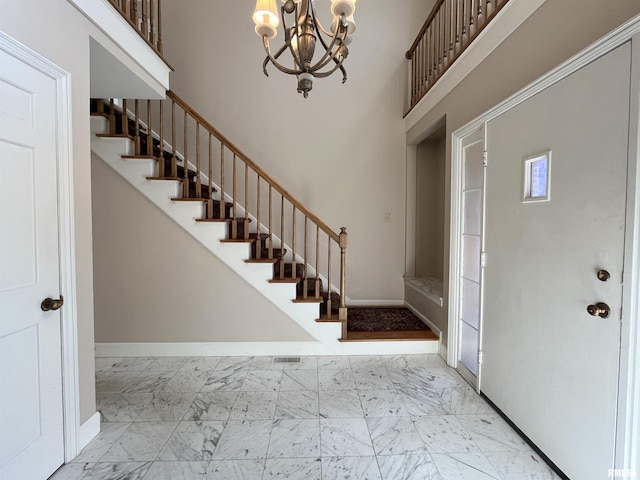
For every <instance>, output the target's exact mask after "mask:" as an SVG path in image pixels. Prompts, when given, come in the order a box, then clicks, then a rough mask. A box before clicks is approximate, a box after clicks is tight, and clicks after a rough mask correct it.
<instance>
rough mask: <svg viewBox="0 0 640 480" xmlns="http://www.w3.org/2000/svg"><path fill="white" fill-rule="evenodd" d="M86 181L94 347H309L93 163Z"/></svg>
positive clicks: (296, 330)
mask: <svg viewBox="0 0 640 480" xmlns="http://www.w3.org/2000/svg"><path fill="white" fill-rule="evenodd" d="M92 176H93V185H94V188H93V192H92V193H93V219H94V220H93V233H94V236H93V239H94V240H93V245H94V252H95V254H94V258H95V261H94V282H95V290H96V295H95V296H96V300H95V302H96V308H95V310H96V311H95V318H96V342H98V343H103V342H269V341H279V342H284V341H306V342H309V341H315V339H313V338H312V337H310V336H309V334H307V333H306V332H305V331H304V330H302V328H300V327H299V326H298V325H297V324H295V323H294V322H293V321H292V320H291V319H290V318H288V317H287V316H286V315H285V314H283V313H282V312H281V311H280V310H279V309H277V308H276V307H275V306H274V305H273V304H272V303H271V302H269V301H267V300H266V299H265V298H264V297H263V296H262V295H261V294H259V293H258V292H257V291H256V290H254V289H253V288H251V287H250V286H248V285H247V283H246V282H245V281H244V280H243V279H242V278H240V277H239V276H238V275H237V274H235V273H234V272H233V271H231V270H230V269H229V268H228V267H227V266H226V265H225V264H224V263H222V262H221V261H220V260H218V259H217V258H216V257H215V256H214V255H212V254H211V252H209V251H208V250H206V249H205V248H204V247H203V246H202V245H201V244H200V243H198V242H197V241H196V240H195V239H194V238H193V237H191V236H190V235H189V234H188V233H187V232H185V231H184V230H183V229H182V228H181V227H180V226H178V225H177V224H176V223H175V222H173V221H172V220H171V219H170V218H169V217H167V216H166V215H165V214H164V213H163V212H162V211H161V210H160V209H159V208H158V207H156V206H155V205H153V204H152V203H151V202H150V201H148V200H147V199H146V198H145V197H143V196H142V194H140V193H139V192H138V191H137V190H135V189H134V187H132V186H131V185H130V184H129V183H127V182H126V180H124V179H123V178H122V177H120V176H119V175H118V174H117V173H116V172H115V171H113V170H112V169H111V168H110V167H108V166H107V165H106V164H105V163H104V162H103V161H102V160H101V159H99V158H97V157H95V156H94V157H93V159H92ZM248 248H249V247H247V252H248ZM265 281H266V279H265ZM293 295H294V290H293V287H292V298H293Z"/></svg>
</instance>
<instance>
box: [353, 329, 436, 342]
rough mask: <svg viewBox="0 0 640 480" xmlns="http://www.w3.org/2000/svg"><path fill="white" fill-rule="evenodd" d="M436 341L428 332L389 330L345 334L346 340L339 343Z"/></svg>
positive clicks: (434, 336)
mask: <svg viewBox="0 0 640 480" xmlns="http://www.w3.org/2000/svg"><path fill="white" fill-rule="evenodd" d="M425 340H428V341H429V340H430V341H437V340H438V337H437V335H435V334H434V333H433V332H432V331H430V330H389V331H384V332H375V331H374V332H347V338H341V339H340V341H341V342H379V341H425Z"/></svg>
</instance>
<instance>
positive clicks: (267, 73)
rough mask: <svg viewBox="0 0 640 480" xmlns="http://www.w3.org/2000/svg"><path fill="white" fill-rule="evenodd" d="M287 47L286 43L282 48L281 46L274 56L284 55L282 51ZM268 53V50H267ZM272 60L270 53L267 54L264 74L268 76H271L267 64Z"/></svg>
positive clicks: (263, 66) (263, 63) (263, 65)
mask: <svg viewBox="0 0 640 480" xmlns="http://www.w3.org/2000/svg"><path fill="white" fill-rule="evenodd" d="M285 49H286V45H284V46H283V47H282V48H280V50H278V52H277V53H276V54H275V56H274V57H273V58H278V57H279V56H280V55H282V52H284V51H285ZM267 53H268V51H267ZM270 61H271V59H270V58H269V55H267V57H266V58H265V59H264V62H262V71H263V72H264V74H265V75H266V76H267V77H268V76H269V72H267V64H268V63H269V62H270Z"/></svg>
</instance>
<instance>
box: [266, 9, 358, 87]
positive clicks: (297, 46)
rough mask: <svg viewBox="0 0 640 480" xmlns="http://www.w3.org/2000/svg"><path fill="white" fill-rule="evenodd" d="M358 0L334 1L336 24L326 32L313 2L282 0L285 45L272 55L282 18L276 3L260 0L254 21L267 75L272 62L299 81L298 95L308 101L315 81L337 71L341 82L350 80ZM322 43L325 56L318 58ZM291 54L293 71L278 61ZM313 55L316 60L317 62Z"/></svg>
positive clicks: (322, 54) (334, 20)
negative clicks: (271, 44) (346, 65)
mask: <svg viewBox="0 0 640 480" xmlns="http://www.w3.org/2000/svg"><path fill="white" fill-rule="evenodd" d="M356 1H357V0H331V13H332V14H333V21H332V22H331V26H330V28H329V30H326V29H325V28H324V27H323V26H322V25H321V24H320V22H319V21H318V18H317V16H316V8H315V5H314V3H315V2H314V0H282V2H283V3H284V5H282V7H281V9H280V10H281V15H282V27H283V30H284V44H283V45H282V46H281V47H280V49H279V50H278V51H277V52H275V54H272V53H271V49H270V47H269V40H271V39H272V38H274V37H275V36H276V35H277V33H278V30H277V28H278V25H280V17H279V16H278V12H277V10H276V0H257V2H256V10H255V12H254V14H253V22H254V23H255V24H256V28H255V29H256V33H257V34H258V36H259V37H260V38H262V43H263V45H264V49H265V51H266V52H267V57H266V58H265V59H264V62H263V64H262V70H263V71H264V74H265V75H266V76H269V73H268V72H267V65H268V64H269V62H271V63H272V64H273V66H274V67H276V68H277V69H278V70H280V71H281V72H283V73H286V74H289V75H295V76H296V77H297V78H298V92H299V93H302V94H303V95H304V98H307V96H308V95H309V91H310V90H311V88H312V87H313V79H314V78H324V77H328V76H329V75H331V74H332V73H333V72H335V71H336V70H338V69H340V71H341V72H342V83H344V82H346V81H347V71H346V70H345V69H344V67H343V66H342V64H343V63H344V61H345V59H346V58H347V55H348V54H349V49H348V48H347V46H348V45H349V44H350V43H351V37H350V36H349V35H350V34H352V33H353V32H354V31H355V29H356V24H355V21H354V20H353V12H354V11H355V9H356V7H355V3H356ZM318 42H319V43H320V45H321V46H322V49H323V50H324V52H323V53H321V54H320V53H319V54H318V55H316V46H317V43H318ZM285 51H289V53H290V54H291V56H292V57H293V63H292V64H291V65H292V66H291V68H289V67H286V66H284V65H283V64H282V63H279V62H278V59H279V58H280V56H281V55H282V54H283V53H284V52H285ZM314 56H315V57H316V58H317V60H316V61H315V63H314Z"/></svg>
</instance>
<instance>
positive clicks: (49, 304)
mask: <svg viewBox="0 0 640 480" xmlns="http://www.w3.org/2000/svg"><path fill="white" fill-rule="evenodd" d="M63 303H64V297H63V296H62V295H60V298H59V299H58V300H54V299H53V298H45V299H44V300H43V301H42V303H41V304H40V308H41V309H42V311H43V312H48V311H49V310H59V309H60V307H61V306H62V304H63Z"/></svg>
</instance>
